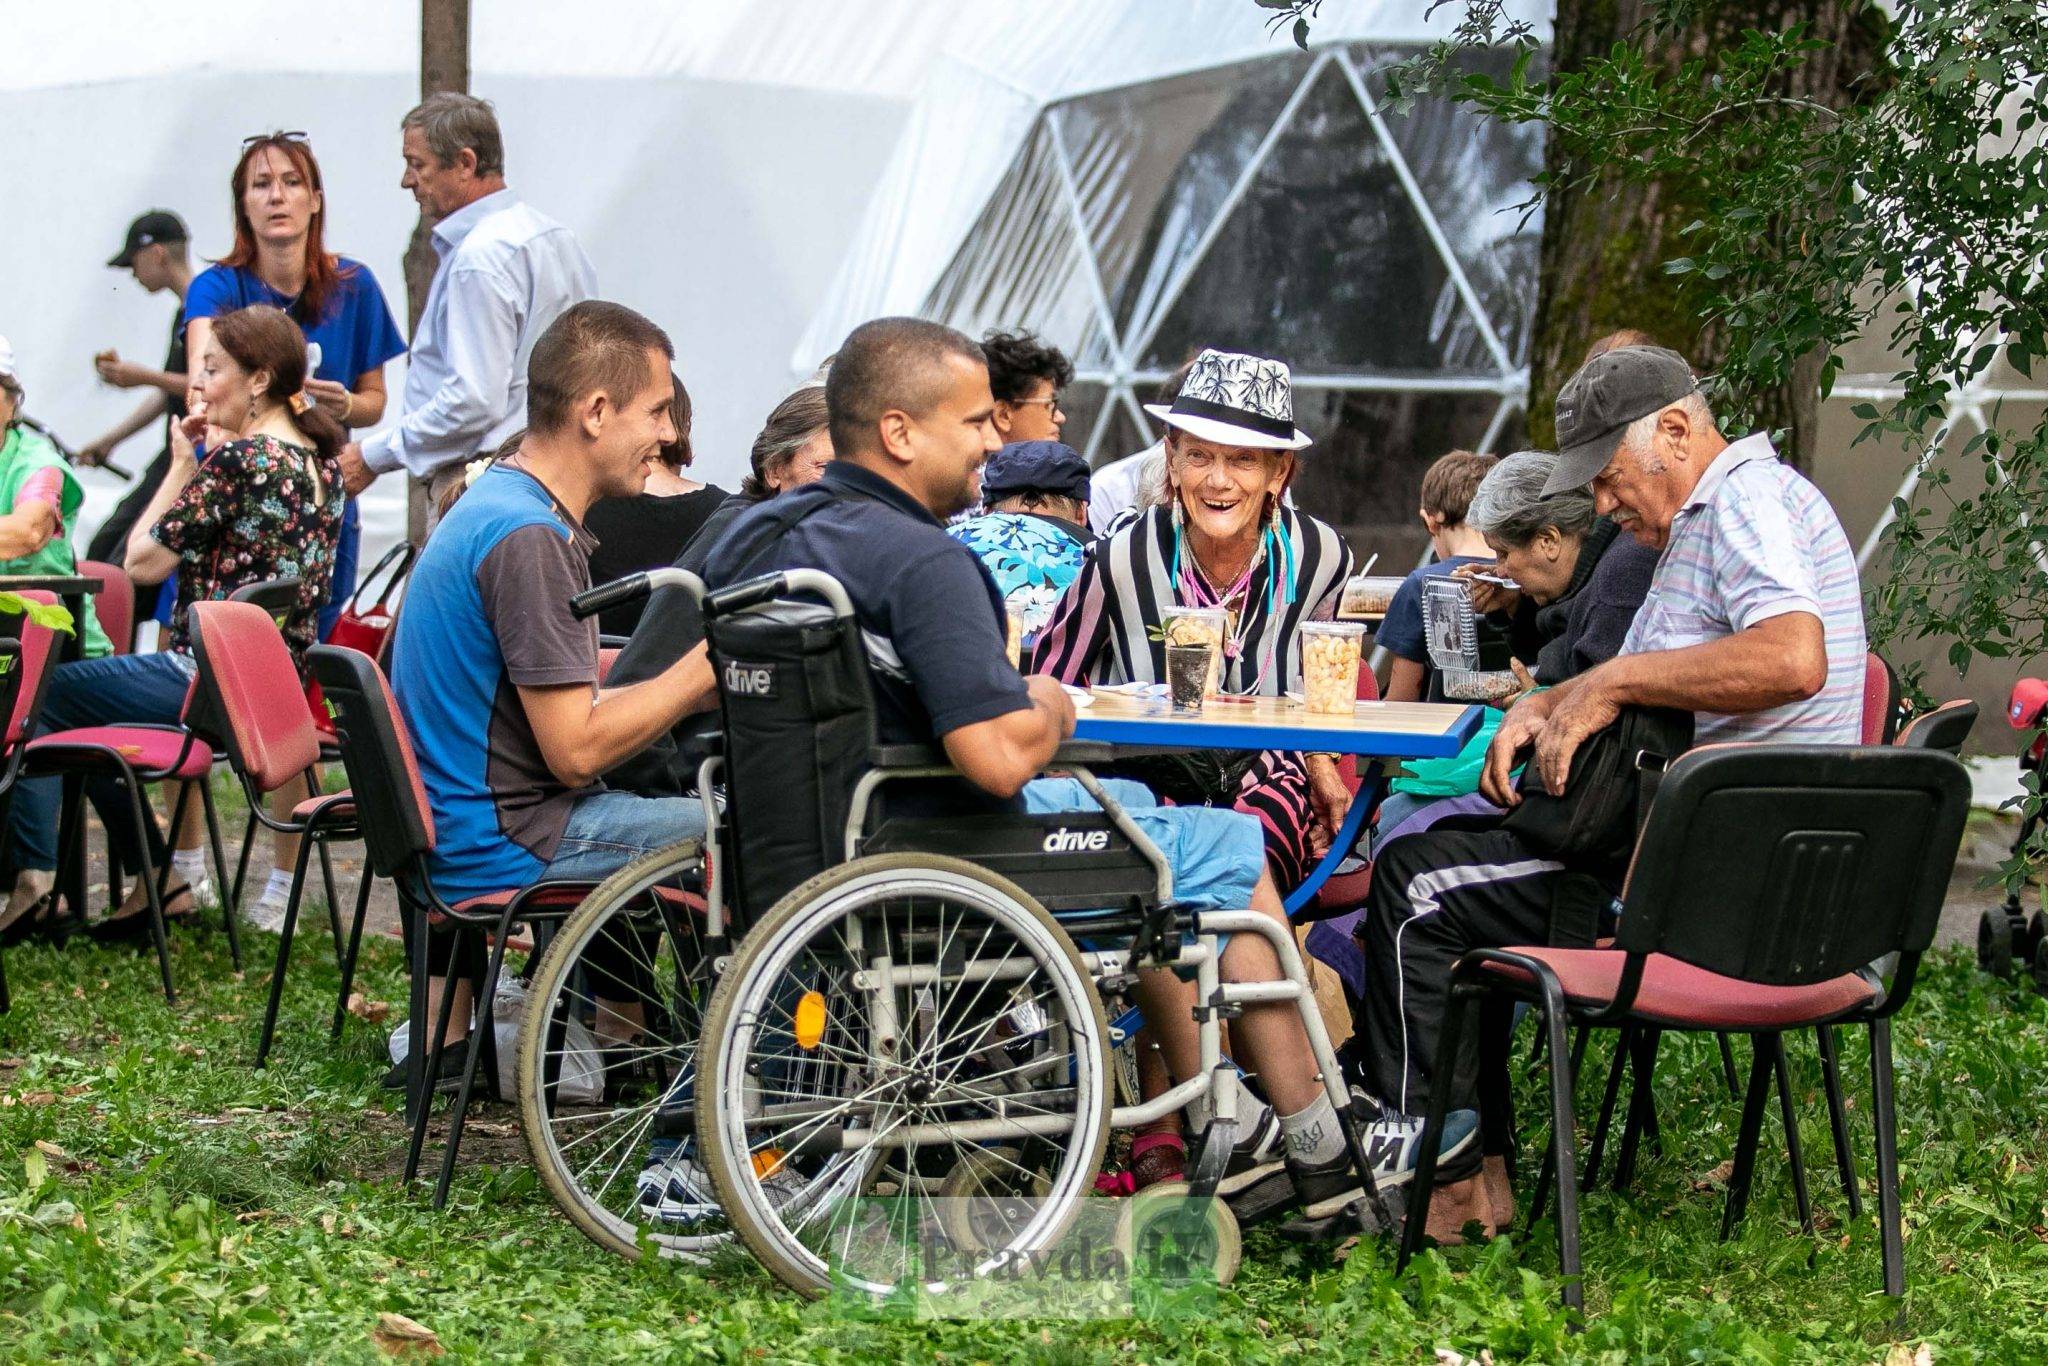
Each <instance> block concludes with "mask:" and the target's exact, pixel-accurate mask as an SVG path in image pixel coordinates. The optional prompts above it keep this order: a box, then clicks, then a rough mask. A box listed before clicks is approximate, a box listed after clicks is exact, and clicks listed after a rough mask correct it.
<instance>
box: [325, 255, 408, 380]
mask: <svg viewBox="0 0 2048 1366" xmlns="http://www.w3.org/2000/svg"><path fill="white" fill-rule="evenodd" d="M342 268H343V269H344V270H345V271H346V272H348V273H347V274H345V275H344V276H343V277H342V288H343V294H342V297H341V308H342V313H341V317H340V318H338V319H337V320H336V321H337V322H338V323H339V324H340V326H339V327H338V328H337V329H336V330H337V331H339V332H340V333H341V336H342V338H343V344H344V348H345V351H344V354H343V355H342V356H338V357H332V358H330V357H328V356H325V355H323V356H322V357H321V367H320V368H321V369H323V370H325V369H328V368H329V364H328V362H329V361H330V359H332V360H333V361H334V362H336V363H338V364H342V366H343V373H342V374H339V375H336V376H335V378H336V379H339V380H340V381H341V382H342V383H343V384H348V385H353V384H354V383H355V382H356V381H357V380H358V379H360V378H362V376H364V375H365V374H368V373H369V372H370V371H372V370H375V369H376V368H377V367H378V366H380V365H382V364H384V362H386V361H388V360H391V359H393V358H395V357H398V356H402V355H404V354H405V338H404V337H403V336H402V335H401V334H400V333H399V331H398V323H397V321H396V320H395V319H393V318H392V316H391V305H390V304H388V303H386V302H385V301H384V291H383V289H382V288H380V287H379V286H378V284H377V277H376V276H374V275H372V274H371V273H370V268H369V267H368V266H366V265H364V264H363V263H362V262H361V261H344V262H343V263H342Z"/></svg>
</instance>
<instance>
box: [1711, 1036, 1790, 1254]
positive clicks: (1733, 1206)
mask: <svg viewBox="0 0 2048 1366" xmlns="http://www.w3.org/2000/svg"><path fill="white" fill-rule="evenodd" d="M1768 1037H1769V1036H1766V1035H1761V1034H1759V1035H1758V1036H1757V1037H1756V1039H1755V1040H1754V1043H1755V1047H1756V1059H1755V1061H1754V1062H1753V1063H1751V1064H1750V1069H1749V1090H1748V1092H1747V1093H1746V1094H1745V1095H1744V1096H1743V1100H1742V1132H1741V1133H1740V1134H1738V1135H1737V1136H1736V1139H1735V1170H1734V1171H1733V1172H1732V1173H1731V1174H1730V1175H1729V1177H1728V1203H1727V1204H1726V1205H1725V1206H1724V1207H1723V1208H1722V1211H1721V1241H1722V1242H1724V1243H1725V1242H1727V1241H1728V1237H1729V1235H1730V1234H1732V1233H1734V1232H1735V1226H1736V1225H1737V1224H1739V1223H1741V1222H1742V1215H1743V1212H1744V1211H1745V1210H1747V1209H1748V1208H1749V1183H1750V1179H1751V1178H1752V1177H1753V1176H1754V1175H1755V1174H1756V1146H1757V1138H1758V1136H1759V1135H1760V1134H1762V1132H1763V1126H1764V1102H1765V1101H1766V1100H1768V1099H1770V1094H1771V1074H1772V1073H1773V1072H1774V1071H1775V1070H1776V1069H1775V1068H1773V1067H1772V1066H1771V1048H1770V1044H1769V1042H1768V1041H1767V1040H1768Z"/></svg>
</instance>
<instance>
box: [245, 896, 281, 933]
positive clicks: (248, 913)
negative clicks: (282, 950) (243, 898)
mask: <svg viewBox="0 0 2048 1366" xmlns="http://www.w3.org/2000/svg"><path fill="white" fill-rule="evenodd" d="M242 923H243V924H244V925H246V926H248V927H249V928H250V929H252V930H261V931H263V932H264V933H265V934H283V933H284V903H283V902H282V901H262V900H259V901H257V902H256V904H255V905H253V906H247V907H244V908H243V910H242Z"/></svg>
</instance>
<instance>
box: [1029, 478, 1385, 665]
mask: <svg viewBox="0 0 2048 1366" xmlns="http://www.w3.org/2000/svg"><path fill="white" fill-rule="evenodd" d="M1280 516H1281V526H1282V528H1283V530H1284V531H1285V533H1286V535H1287V537H1288V538H1289V540H1290V542H1291V543H1292V545H1293V556H1292V558H1293V568H1294V600H1293V602H1291V603H1290V602H1288V601H1287V600H1286V594H1285V593H1284V592H1282V593H1278V594H1272V593H1269V592H1268V588H1269V586H1270V583H1271V576H1272V574H1273V573H1274V569H1275V567H1274V566H1273V564H1271V563H1270V557H1268V559H1267V560H1266V561H1262V562H1261V563H1260V564H1259V565H1258V566H1257V567H1256V568H1254V569H1253V571H1252V576H1251V583H1250V586H1249V588H1248V590H1247V591H1246V593H1245V597H1244V603H1243V612H1244V614H1245V615H1244V618H1243V619H1241V620H1240V621H1239V622H1238V627H1239V629H1238V631H1237V632H1236V633H1235V634H1236V635H1237V638H1238V639H1239V640H1241V642H1242V646H1241V648H1240V649H1239V651H1238V653H1237V655H1236V657H1235V658H1226V659H1225V661H1224V672H1223V677H1222V681H1221V686H1222V689H1223V691H1224V692H1227V693H1236V694H1238V695H1240V696H1244V695H1256V696H1262V697H1278V696H1280V695H1281V694H1282V693H1284V692H1286V691H1287V689H1289V688H1291V687H1295V686H1296V685H1297V680H1298V679H1299V677H1300V675H1301V624H1302V623H1303V622H1304V621H1326V620H1328V619H1329V618H1330V617H1332V616H1333V615H1335V613H1336V609H1337V599H1338V597H1339V595H1340V594H1341V593H1342V592H1343V589H1344V581H1345V580H1346V579H1348V578H1349V577H1351V574H1352V554H1351V548H1350V547H1349V546H1347V545H1346V544H1345V543H1344V539H1343V538H1342V537H1341V536H1339V535H1338V534H1337V532H1336V529H1335V528H1333V527H1331V526H1330V525H1329V524H1328V523H1325V522H1321V521H1318V520H1316V519H1315V518H1314V517H1310V516H1307V515H1305V514H1304V513H1301V512H1299V511H1298V510H1296V509H1294V508H1291V507H1283V508H1282V509H1281V513H1280ZM1184 554H1186V556H1187V557H1188V559H1189V560H1190V561H1191V560H1192V558H1193V552H1192V551H1185V552H1184ZM1198 572H1199V571H1198ZM1269 600H1270V604H1271V605H1270V607H1269ZM1199 605H1201V604H1198V603H1192V602H1190V603H1182V602H1181V601H1180V599H1179V597H1178V596H1177V595H1176V593H1175V590H1174V584H1173V515H1172V510H1171V509H1170V508H1165V507H1155V508H1152V509H1150V510H1149V511H1147V512H1146V513H1145V514H1144V515H1143V516H1142V517H1140V518H1139V519H1138V520H1137V521H1136V522H1134V523H1133V524H1131V525H1130V526H1127V527H1125V528H1124V529H1123V530H1122V531H1119V532H1117V533H1116V534H1115V535H1112V536H1110V537H1108V538H1106V539H1105V540H1102V541H1100V542H1098V543H1097V544H1096V546H1095V550H1094V553H1093V554H1092V555H1090V556H1089V559H1088V563H1087V565H1086V566H1085V567H1084V568H1083V569H1082V570H1081V576H1080V577H1079V578H1078V579H1076V580H1075V581H1074V582H1073V584H1072V585H1071V586H1070V587H1069V588H1068V589H1067V592H1066V596H1065V597H1063V598H1061V599H1060V602H1059V605H1058V606H1057V607H1055V608H1054V609H1053V616H1052V620H1051V621H1049V622H1048V623H1046V627H1045V630H1044V631H1043V632H1042V633H1041V634H1040V635H1039V638H1038V648H1037V651H1036V652H1035V654H1034V655H1033V659H1032V663H1033V668H1034V670H1035V671H1036V672H1039V673H1046V674H1051V675H1052V676H1053V677H1055V678H1057V679H1059V680H1060V681H1061V682H1064V683H1090V684H1092V683H1158V682H1162V681H1163V680H1164V679H1165V678H1166V646H1165V644H1164V643H1163V642H1161V641H1157V640H1153V639H1152V638H1151V637H1150V634H1149V628H1150V627H1153V626H1156V625H1159V624H1160V623H1161V622H1162V621H1163V620H1164V617H1163V613H1164V612H1165V609H1167V608H1168V607H1174V606H1189V607H1192V606H1199ZM1233 605H1235V604H1233Z"/></svg>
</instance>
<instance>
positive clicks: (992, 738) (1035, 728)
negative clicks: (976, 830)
mask: <svg viewBox="0 0 2048 1366" xmlns="http://www.w3.org/2000/svg"><path fill="white" fill-rule="evenodd" d="M1024 686H1025V687H1026V688H1028V689H1029V690H1030V692H1031V705H1030V706H1029V707H1026V708H1024V709H1023V710H1022V711H1012V712H1005V713H1004V714H1003V715H1001V716H996V717H991V718H990V719H989V720H986V721H976V722H975V723H974V724H973V725H969V726H962V727H960V728H959V729H958V730H949V731H947V732H946V734H945V738H944V743H945V746H946V757H947V758H948V759H951V760H952V761H953V766H954V767H955V768H957V769H959V770H960V772H961V773H963V774H965V775H966V777H967V780H968V781H969V782H971V783H973V784H974V785H975V786H976V787H978V788H980V789H982V790H983V791H984V792H989V793H993V794H994V795H995V796H998V797H1014V796H1016V795H1017V793H1018V792H1019V791H1021V790H1022V789H1023V787H1024V784H1026V783H1028V782H1030V781H1031V780H1032V779H1033V778H1035V777H1037V776H1038V774H1039V773H1040V772H1041V771H1043V770H1044V768H1045V766H1046V764H1047V763H1048V762H1050V761H1051V759H1052V756H1053V751H1054V750H1056V749H1058V748H1059V747H1060V743H1061V742H1062V741H1063V740H1065V739H1066V738H1067V737H1068V736H1070V735H1072V734H1073V733H1074V702H1073V699H1072V698H1070V697H1068V696H1067V694H1066V691H1065V690H1064V689H1062V688H1061V687H1060V685H1059V683H1058V682H1057V681H1056V680H1054V679H1051V678H1047V677H1046V676H1045V675H1043V674H1033V675H1032V676H1031V677H1029V678H1027V679H1025V680H1024Z"/></svg>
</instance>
